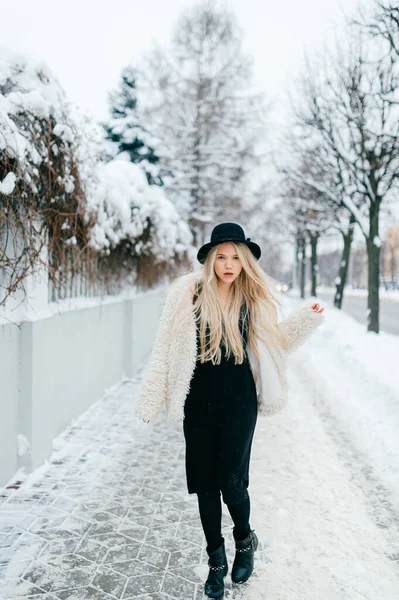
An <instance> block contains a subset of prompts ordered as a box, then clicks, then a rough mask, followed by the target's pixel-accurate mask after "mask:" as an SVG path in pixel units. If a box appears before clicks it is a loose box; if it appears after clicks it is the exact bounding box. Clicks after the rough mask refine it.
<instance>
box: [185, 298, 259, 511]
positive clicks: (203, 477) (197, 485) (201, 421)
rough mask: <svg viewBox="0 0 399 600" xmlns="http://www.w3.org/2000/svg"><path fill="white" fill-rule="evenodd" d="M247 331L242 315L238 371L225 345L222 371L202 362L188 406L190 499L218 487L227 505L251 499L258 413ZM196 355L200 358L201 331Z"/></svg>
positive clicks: (196, 371)
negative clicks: (254, 439)
mask: <svg viewBox="0 0 399 600" xmlns="http://www.w3.org/2000/svg"><path fill="white" fill-rule="evenodd" d="M194 300H195V296H194V299H193V301H194ZM247 325H248V324H247V322H246V320H245V319H244V314H243V310H241V314H240V321H239V326H240V331H241V335H242V339H243V348H244V352H245V359H244V362H243V363H242V364H237V365H236V364H235V362H234V361H235V358H234V355H233V354H232V355H231V356H230V358H229V359H227V358H226V354H225V350H224V345H223V343H222V345H221V349H222V359H221V363H220V364H219V365H213V364H212V362H211V361H208V362H205V363H200V361H199V360H198V359H197V362H196V366H195V370H194V373H193V377H192V379H191V382H190V391H189V393H188V394H187V397H186V401H185V405H184V420H183V431H184V437H185V440H186V457H185V463H186V479H187V489H188V493H189V494H193V493H199V492H206V491H208V490H210V489H213V488H214V487H215V486H216V487H217V488H218V489H219V490H221V492H222V496H223V501H224V503H225V504H236V503H238V502H242V501H243V500H245V498H246V497H247V496H248V491H247V488H248V485H249V462H250V455H251V446H252V439H253V435H254V431H255V425H256V420H257V414H258V412H257V399H256V386H255V381H254V378H253V375H252V371H251V368H250V365H249V362H248V356H247V354H246V345H247V334H248V327H247ZM207 331H208V332H209V329H208V330H207ZM197 350H198V353H199V326H198V325H197Z"/></svg>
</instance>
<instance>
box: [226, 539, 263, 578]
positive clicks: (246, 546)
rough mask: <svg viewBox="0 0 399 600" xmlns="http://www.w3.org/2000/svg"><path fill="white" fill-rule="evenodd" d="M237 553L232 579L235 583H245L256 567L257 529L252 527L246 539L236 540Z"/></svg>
mask: <svg viewBox="0 0 399 600" xmlns="http://www.w3.org/2000/svg"><path fill="white" fill-rule="evenodd" d="M235 542H236V555H235V558H234V563H233V568H232V570H231V579H232V581H233V582H234V583H244V582H245V581H247V579H249V578H250V576H251V574H252V571H253V568H254V552H255V550H256V549H257V548H258V538H257V536H256V533H255V530H254V529H250V530H249V534H248V535H247V537H246V538H245V540H236V541H235Z"/></svg>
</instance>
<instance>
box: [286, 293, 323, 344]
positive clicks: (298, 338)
mask: <svg viewBox="0 0 399 600" xmlns="http://www.w3.org/2000/svg"><path fill="white" fill-rule="evenodd" d="M314 303H315V300H314V299H312V301H311V302H309V300H307V301H306V303H304V304H302V305H301V306H300V307H299V308H298V309H296V310H295V311H293V312H292V313H291V314H290V315H289V316H288V317H287V319H285V320H284V321H281V322H280V323H278V326H279V327H280V329H281V331H282V332H283V333H284V334H285V335H286V337H287V338H288V348H287V349H286V352H292V351H293V350H296V348H298V347H299V346H301V345H302V344H303V343H304V342H305V341H306V340H307V339H308V338H309V337H310V335H311V334H312V333H313V331H315V329H317V327H319V326H320V325H321V324H322V323H324V321H325V317H324V315H323V314H319V313H317V312H315V311H314V310H313V309H312V305H313V304H314Z"/></svg>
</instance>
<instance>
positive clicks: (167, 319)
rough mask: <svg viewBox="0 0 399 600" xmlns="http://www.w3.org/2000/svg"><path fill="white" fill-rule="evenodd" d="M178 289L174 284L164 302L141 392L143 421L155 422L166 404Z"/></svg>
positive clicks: (139, 407)
mask: <svg viewBox="0 0 399 600" xmlns="http://www.w3.org/2000/svg"><path fill="white" fill-rule="evenodd" d="M176 287H177V286H176V283H175V282H173V283H172V284H171V285H170V286H169V288H168V290H167V291H166V293H165V295H164V297H163V299H162V309H161V316H160V319H159V323H158V329H157V333H156V336H155V340H154V344H153V347H152V351H151V355H150V358H149V360H148V363H147V365H146V367H145V369H144V371H143V379H142V384H141V386H140V388H139V390H138V393H137V401H136V416H137V417H138V418H139V419H141V420H142V419H146V420H152V419H154V418H155V417H156V416H157V415H158V414H159V413H160V411H161V409H162V407H163V405H164V404H165V402H166V396H167V381H168V354H169V346H170V335H171V332H172V320H173V314H174V308H175V307H176V302H177V298H178V294H177V290H176Z"/></svg>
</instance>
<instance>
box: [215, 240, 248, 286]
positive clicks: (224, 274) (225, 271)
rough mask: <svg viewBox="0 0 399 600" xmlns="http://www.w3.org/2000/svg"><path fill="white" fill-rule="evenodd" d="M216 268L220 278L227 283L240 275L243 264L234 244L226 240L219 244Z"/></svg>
mask: <svg viewBox="0 0 399 600" xmlns="http://www.w3.org/2000/svg"><path fill="white" fill-rule="evenodd" d="M214 269H215V273H216V275H217V277H218V279H220V281H223V282H224V283H227V284H229V283H231V282H232V281H234V280H235V279H236V278H237V277H238V276H239V274H240V272H241V269H242V264H241V260H240V259H239V257H238V254H237V253H236V251H235V248H234V246H233V244H231V243H230V242H225V243H224V244H220V245H219V246H218V249H217V253H216V257H215V262H214Z"/></svg>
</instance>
